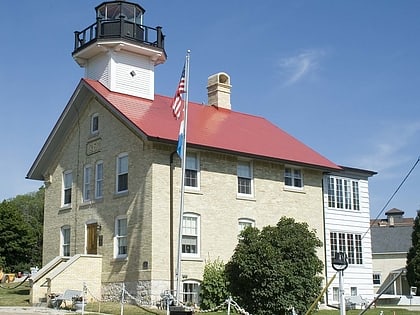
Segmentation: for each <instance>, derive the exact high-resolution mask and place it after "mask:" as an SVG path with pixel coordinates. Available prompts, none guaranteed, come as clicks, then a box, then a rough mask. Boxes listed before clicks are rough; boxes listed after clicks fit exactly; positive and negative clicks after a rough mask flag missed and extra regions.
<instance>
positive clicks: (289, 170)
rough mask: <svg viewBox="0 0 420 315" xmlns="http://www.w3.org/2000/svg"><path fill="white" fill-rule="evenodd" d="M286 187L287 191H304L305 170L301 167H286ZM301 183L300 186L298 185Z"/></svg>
mask: <svg viewBox="0 0 420 315" xmlns="http://www.w3.org/2000/svg"><path fill="white" fill-rule="evenodd" d="M283 179H284V186H285V187H286V188H287V189H296V190H303V188H304V182H303V169H302V168H300V167H294V166H289V165H286V166H285V167H284V177H283ZM298 182H300V185H299V184H297V183H298Z"/></svg>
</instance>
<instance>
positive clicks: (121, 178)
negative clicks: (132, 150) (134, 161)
mask: <svg viewBox="0 0 420 315" xmlns="http://www.w3.org/2000/svg"><path fill="white" fill-rule="evenodd" d="M127 190H128V154H127V153H122V154H120V155H119V156H118V157H117V192H124V191H127Z"/></svg>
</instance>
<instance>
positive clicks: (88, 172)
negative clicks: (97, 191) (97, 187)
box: [83, 165, 92, 201]
mask: <svg viewBox="0 0 420 315" xmlns="http://www.w3.org/2000/svg"><path fill="white" fill-rule="evenodd" d="M91 176H92V166H90V165H86V166H85V169H84V171H83V201H88V200H90V198H91V189H90V179H91Z"/></svg>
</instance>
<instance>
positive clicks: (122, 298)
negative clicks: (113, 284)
mask: <svg viewBox="0 0 420 315" xmlns="http://www.w3.org/2000/svg"><path fill="white" fill-rule="evenodd" d="M124 293H125V283H124V282H123V284H122V292H121V312H120V314H121V315H123V314H124Z"/></svg>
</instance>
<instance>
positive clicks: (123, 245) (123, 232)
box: [114, 217, 128, 258]
mask: <svg viewBox="0 0 420 315" xmlns="http://www.w3.org/2000/svg"><path fill="white" fill-rule="evenodd" d="M127 250H128V246H127V218H126V217H117V219H116V220H115V243H114V252H115V254H114V256H115V258H125V257H127Z"/></svg>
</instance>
